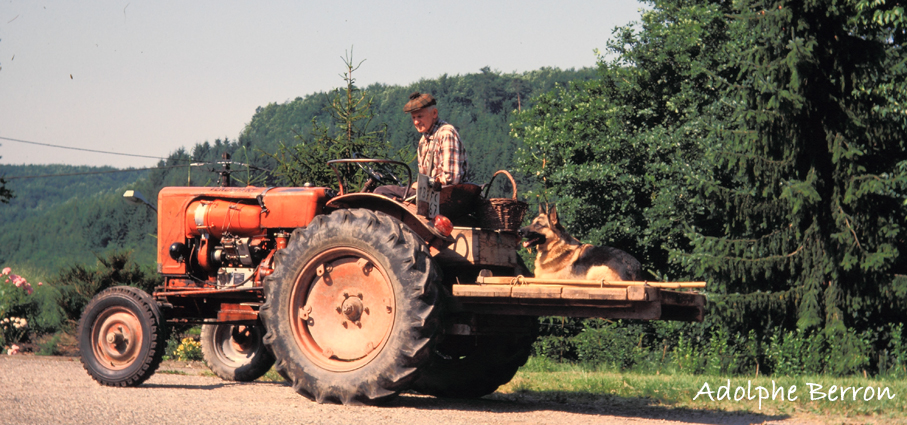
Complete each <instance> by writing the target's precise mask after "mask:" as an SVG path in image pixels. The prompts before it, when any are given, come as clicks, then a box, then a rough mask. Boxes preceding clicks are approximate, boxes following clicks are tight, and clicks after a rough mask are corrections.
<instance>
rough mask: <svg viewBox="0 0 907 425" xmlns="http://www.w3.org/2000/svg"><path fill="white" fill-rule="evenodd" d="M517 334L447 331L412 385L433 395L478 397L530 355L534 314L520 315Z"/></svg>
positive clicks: (509, 375)
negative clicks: (530, 315)
mask: <svg viewBox="0 0 907 425" xmlns="http://www.w3.org/2000/svg"><path fill="white" fill-rule="evenodd" d="M520 321H522V322H523V325H524V326H523V327H524V329H525V331H526V332H524V333H522V334H518V335H476V336H469V335H462V336H461V335H449V336H447V337H446V338H445V339H444V341H441V342H440V343H439V344H438V345H437V347H436V348H435V349H434V350H433V351H432V356H431V362H430V363H429V365H428V366H427V367H426V368H425V369H424V371H423V373H422V376H421V377H420V378H419V380H417V381H416V382H415V383H414V384H413V387H412V389H413V390H415V391H417V392H420V393H422V394H427V395H433V396H435V397H452V398H477V397H482V396H484V395H488V394H491V393H493V392H495V390H497V389H498V387H499V386H501V385H504V384H506V383H508V382H510V380H511V379H513V376H514V375H516V372H517V370H519V368H520V367H521V366H523V365H524V364H526V360H528V359H529V355H530V354H531V353H532V343H533V342H535V339H536V336H537V335H538V322H537V319H536V318H535V317H525V318H520Z"/></svg>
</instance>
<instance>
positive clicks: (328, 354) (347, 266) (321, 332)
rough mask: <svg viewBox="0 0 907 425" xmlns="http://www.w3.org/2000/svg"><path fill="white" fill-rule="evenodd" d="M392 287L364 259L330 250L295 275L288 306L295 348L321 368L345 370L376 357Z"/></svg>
mask: <svg viewBox="0 0 907 425" xmlns="http://www.w3.org/2000/svg"><path fill="white" fill-rule="evenodd" d="M393 300H394V292H393V287H392V285H391V283H390V281H389V280H388V278H387V277H386V275H385V273H384V272H383V271H381V270H380V268H379V267H376V266H375V262H374V261H373V260H372V259H371V257H370V256H368V255H367V254H365V253H363V252H362V251H359V250H356V249H353V248H334V249H331V250H328V251H325V252H324V253H322V254H319V255H318V256H316V257H315V258H314V259H313V260H312V261H311V262H310V263H309V264H308V265H307V266H306V268H305V269H304V271H303V272H302V273H301V274H300V277H299V279H298V280H297V282H296V288H295V290H294V296H293V301H292V303H293V304H292V305H293V308H292V310H291V311H292V312H293V313H292V314H294V315H295V317H294V318H293V324H294V328H295V330H294V331H295V334H296V336H297V342H298V343H299V345H300V347H301V348H302V349H303V352H304V353H305V354H306V355H307V356H308V357H310V358H311V359H313V360H314V361H316V362H318V363H319V364H320V365H322V366H323V367H325V368H328V369H332V370H351V369H355V368H357V367H360V366H361V365H363V364H365V363H367V362H368V361H369V360H370V358H371V357H373V356H374V355H376V354H377V353H378V352H379V351H380V349H381V347H383V346H384V343H385V342H386V341H387V337H388V335H390V331H391V328H392V327H393V324H394V314H393V313H394V308H393Z"/></svg>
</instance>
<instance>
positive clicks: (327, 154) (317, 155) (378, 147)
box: [270, 50, 391, 187]
mask: <svg viewBox="0 0 907 425" xmlns="http://www.w3.org/2000/svg"><path fill="white" fill-rule="evenodd" d="M343 62H344V64H345V65H346V72H345V73H344V74H343V75H342V77H343V80H344V81H345V82H346V87H345V88H344V89H339V88H338V89H335V90H334V92H333V98H332V99H331V101H330V103H329V104H328V106H327V108H326V109H327V111H328V112H329V113H330V115H331V119H332V122H330V123H323V122H318V121H317V119H316V118H312V131H311V134H309V135H308V136H306V135H302V134H297V135H296V139H297V140H298V141H299V143H298V144H296V145H293V146H286V145H284V144H282V143H281V145H280V148H279V150H278V151H277V153H275V154H273V155H270V156H271V157H272V158H274V159H275V160H276V161H277V162H278V166H277V169H276V170H275V172H276V173H277V174H278V175H280V176H281V177H283V179H284V180H285V183H286V184H289V185H291V186H301V185H303V184H305V183H312V184H314V185H316V186H325V187H334V186H336V184H337V176H335V175H334V172H333V171H332V170H331V168H330V167H329V166H328V165H327V162H328V161H330V160H333V159H341V158H353V157H354V156H357V157H362V158H386V157H388V156H389V154H390V152H391V147H390V144H389V143H388V142H386V141H385V140H384V138H385V135H386V125H382V126H380V128H379V129H372V128H371V122H372V119H373V118H374V112H373V111H372V98H370V97H368V96H366V95H365V94H364V93H362V91H361V90H360V89H359V87H357V86H356V79H355V78H353V72H355V71H356V70H358V69H359V66H361V65H362V62H364V61H362V62H359V63H358V64H354V62H353V55H352V50H351V51H350V52H349V54H348V55H345V56H344V57H343ZM339 171H340V173H341V175H342V177H343V179H344V181H346V182H347V183H348V184H349V183H352V184H354V185H356V184H358V185H361V184H362V183H363V176H364V174H363V173H362V172H361V170H360V169H359V167H357V166H355V165H349V164H341V165H340V166H339Z"/></svg>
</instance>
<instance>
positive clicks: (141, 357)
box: [78, 286, 167, 387]
mask: <svg viewBox="0 0 907 425" xmlns="http://www.w3.org/2000/svg"><path fill="white" fill-rule="evenodd" d="M166 333H167V328H166V326H165V324H164V320H163V316H162V315H161V311H160V309H159V308H158V305H157V303H156V302H155V301H154V299H153V298H152V297H151V296H150V295H148V294H147V293H146V292H145V291H142V290H141V289H138V288H133V287H131V286H116V287H113V288H109V289H106V290H104V291H102V292H101V293H99V294H97V295H95V297H94V298H92V300H91V302H89V303H88V306H86V307H85V311H84V312H83V313H82V317H81V319H80V320H79V330H78V335H79V351H80V354H81V360H82V365H83V366H84V367H85V370H86V371H88V374H89V375H91V377H92V378H93V379H94V380H95V381H98V382H99V383H101V384H103V385H109V386H114V387H134V386H137V385H139V384H141V383H142V382H144V381H145V380H147V379H148V378H149V377H151V375H152V374H154V371H156V370H157V368H158V366H160V364H161V361H162V360H163V358H164V347H165V341H166V340H167V335H166Z"/></svg>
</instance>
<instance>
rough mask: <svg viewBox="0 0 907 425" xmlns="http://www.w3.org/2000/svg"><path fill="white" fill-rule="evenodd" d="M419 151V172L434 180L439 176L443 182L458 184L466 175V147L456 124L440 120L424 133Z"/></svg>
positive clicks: (467, 168)
mask: <svg viewBox="0 0 907 425" xmlns="http://www.w3.org/2000/svg"><path fill="white" fill-rule="evenodd" d="M418 152H419V172H420V173H422V174H425V175H427V176H428V177H429V178H431V179H432V180H434V179H435V177H438V178H439V179H440V180H441V184H458V183H461V182H463V179H464V178H465V177H466V172H467V171H468V170H469V164H468V163H467V162H466V147H464V146H463V142H462V141H461V140H460V134H459V133H457V129H456V128H454V126H452V125H450V124H448V123H446V122H444V121H441V120H438V122H436V123H435V124H434V125H433V126H432V127H431V130H429V131H428V133H423V134H422V138H421V139H419V150H418Z"/></svg>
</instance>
